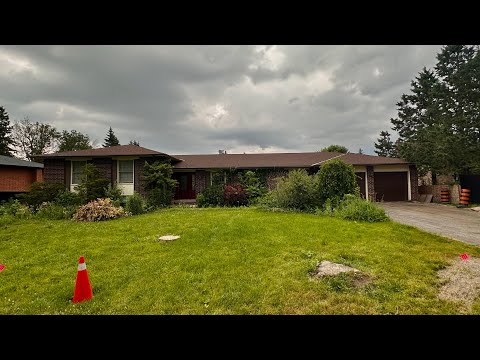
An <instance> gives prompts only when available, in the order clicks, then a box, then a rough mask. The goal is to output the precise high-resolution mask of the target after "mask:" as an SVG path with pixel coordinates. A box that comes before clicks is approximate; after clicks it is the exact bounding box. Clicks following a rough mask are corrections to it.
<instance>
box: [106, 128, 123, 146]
mask: <svg viewBox="0 0 480 360" xmlns="http://www.w3.org/2000/svg"><path fill="white" fill-rule="evenodd" d="M118 145H120V141H118V138H117V137H116V136H115V134H114V132H113V130H112V127H111V126H110V129H108V133H107V137H106V138H105V142H104V143H103V147H110V146H118Z"/></svg>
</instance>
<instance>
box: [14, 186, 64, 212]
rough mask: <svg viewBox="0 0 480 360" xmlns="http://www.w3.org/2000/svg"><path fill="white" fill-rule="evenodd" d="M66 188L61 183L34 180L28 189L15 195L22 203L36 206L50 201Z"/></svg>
mask: <svg viewBox="0 0 480 360" xmlns="http://www.w3.org/2000/svg"><path fill="white" fill-rule="evenodd" d="M65 190H66V188H65V185H64V184H61V183H47V182H34V183H32V184H31V185H30V191H29V192H27V193H24V194H18V195H16V197H17V198H18V199H19V200H20V201H21V202H23V203H25V204H27V205H30V206H33V207H35V208H36V207H38V206H40V204H42V203H44V202H48V201H52V200H53V199H55V198H56V197H57V196H58V195H60V194H61V193H63V192H64V191H65Z"/></svg>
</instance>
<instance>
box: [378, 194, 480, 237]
mask: <svg viewBox="0 0 480 360" xmlns="http://www.w3.org/2000/svg"><path fill="white" fill-rule="evenodd" d="M379 205H380V206H382V207H383V208H384V209H385V211H386V212H387V214H388V215H389V216H390V218H391V219H392V220H394V221H397V222H399V223H402V224H406V225H412V226H415V227H417V228H420V229H422V230H425V231H429V232H432V233H435V234H439V235H443V236H446V237H449V238H451V239H455V240H460V241H463V242H466V243H469V244H474V245H480V212H476V211H473V210H471V209H466V208H465V209H459V208H456V207H455V206H447V205H441V204H433V203H431V204H426V203H409V202H385V203H379Z"/></svg>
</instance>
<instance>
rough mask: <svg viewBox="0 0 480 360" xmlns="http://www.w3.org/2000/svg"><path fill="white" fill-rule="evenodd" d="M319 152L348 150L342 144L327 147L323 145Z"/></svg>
mask: <svg viewBox="0 0 480 360" xmlns="http://www.w3.org/2000/svg"><path fill="white" fill-rule="evenodd" d="M320 151H321V152H339V153H344V154H346V153H347V152H348V149H347V148H346V147H345V146H343V145H335V144H334V145H330V146H327V147H324V148H323V149H322V150H320Z"/></svg>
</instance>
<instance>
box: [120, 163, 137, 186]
mask: <svg viewBox="0 0 480 360" xmlns="http://www.w3.org/2000/svg"><path fill="white" fill-rule="evenodd" d="M119 161H131V162H132V163H133V165H132V174H133V176H132V182H131V183H121V182H120V164H119ZM117 183H118V184H122V185H134V184H135V160H134V159H132V160H130V159H118V160H117Z"/></svg>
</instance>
